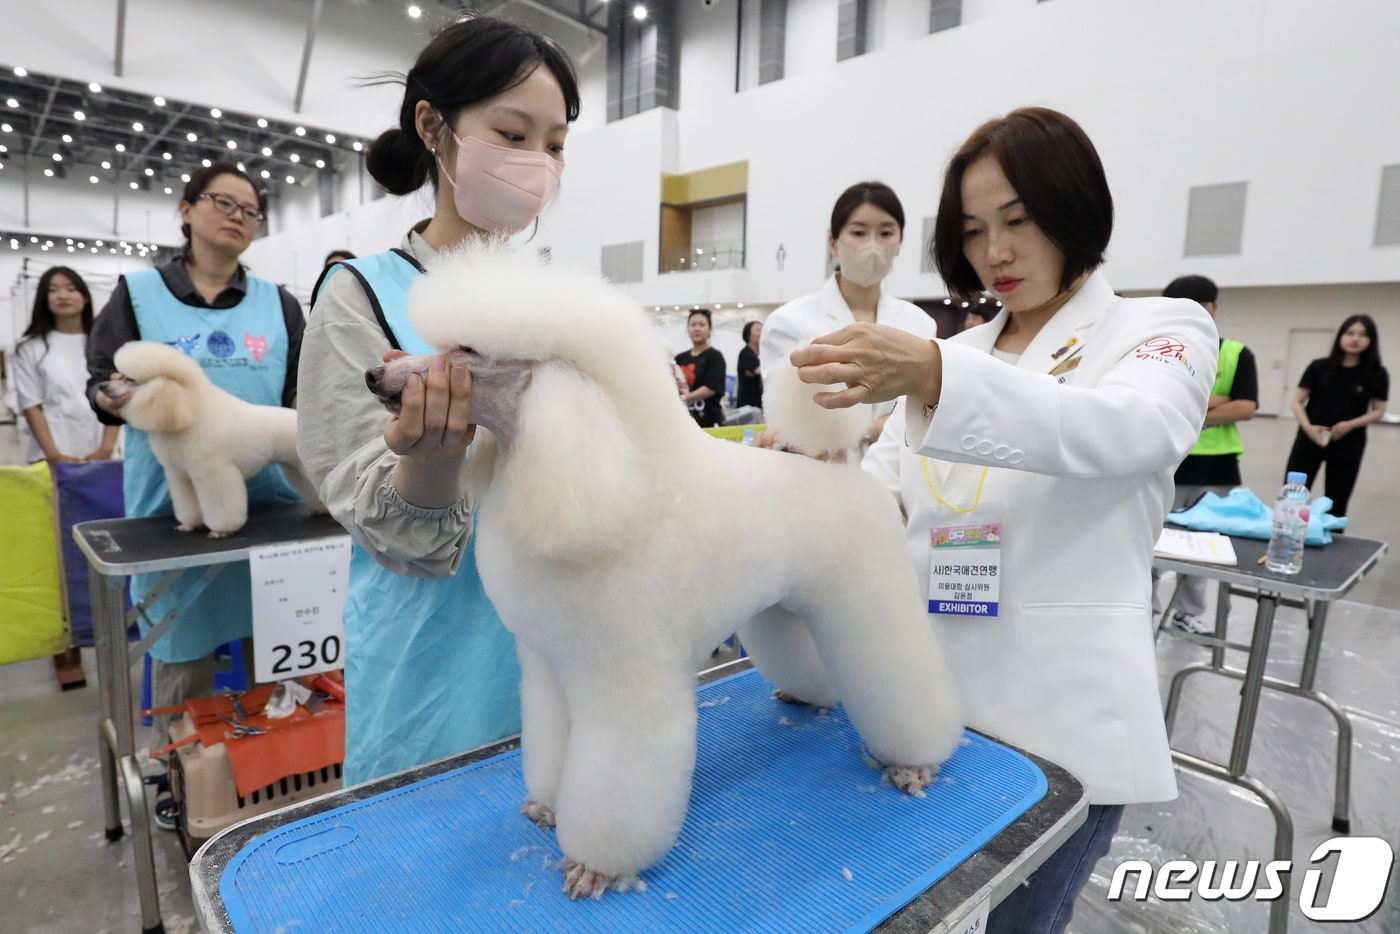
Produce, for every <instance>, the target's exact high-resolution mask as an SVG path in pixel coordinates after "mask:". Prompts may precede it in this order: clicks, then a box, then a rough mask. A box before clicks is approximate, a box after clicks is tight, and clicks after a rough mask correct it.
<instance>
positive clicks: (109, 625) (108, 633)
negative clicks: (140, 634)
mask: <svg viewBox="0 0 1400 934" xmlns="http://www.w3.org/2000/svg"><path fill="white" fill-rule="evenodd" d="M113 590H116V592H117V594H118V595H120V589H119V587H118V586H115V585H114V584H113V582H112V581H110V580H108V578H106V577H103V576H102V575H101V574H98V573H97V572H96V571H95V570H92V569H91V568H89V569H88V591H89V593H90V594H91V595H92V596H91V599H92V619H93V627H92V635H93V643H94V645H95V646H96V648H97V694H98V701H99V707H100V711H101V712H100V714H99V718H98V723H97V761H98V763H99V764H100V765H101V767H102V813H103V823H104V826H105V827H106V830H107V839H108V840H109V841H111V840H120V839H121V838H122V814H121V805H120V804H119V802H118V796H117V781H118V775H117V750H116V747H115V745H114V744H113V743H111V742H110V741H109V736H110V733H109V730H108V726H109V725H110V724H111V722H112V682H113V680H114V676H113V675H112V672H111V669H112V667H113V666H112V659H113V657H114V656H115V655H116V654H117V650H116V649H115V648H114V647H113V645H112V633H113V632H114V631H115V630H116V629H117V628H119V627H120V626H121V620H122V614H121V603H120V601H118V602H116V603H115V608H116V614H115V616H114V614H113V607H114V603H113V599H112V597H113V593H112V591H113ZM123 654H124V653H123Z"/></svg>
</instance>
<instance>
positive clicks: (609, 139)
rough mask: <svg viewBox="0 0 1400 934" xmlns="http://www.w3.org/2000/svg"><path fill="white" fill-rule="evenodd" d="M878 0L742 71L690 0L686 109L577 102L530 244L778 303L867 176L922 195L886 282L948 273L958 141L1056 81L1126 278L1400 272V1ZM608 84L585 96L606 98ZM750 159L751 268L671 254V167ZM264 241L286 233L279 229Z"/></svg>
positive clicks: (727, 29)
mask: <svg viewBox="0 0 1400 934" xmlns="http://www.w3.org/2000/svg"><path fill="white" fill-rule="evenodd" d="M752 6H756V4H752ZM793 6H794V9H795V10H796V9H798V8H799V7H801V6H802V5H801V4H794V5H793ZM879 9H880V12H881V16H882V18H883V27H882V28H883V29H884V32H883V33H882V36H883V40H884V42H885V48H883V50H881V51H875V52H871V53H868V54H866V55H863V56H860V57H857V58H855V59H852V60H849V61H846V62H843V63H840V64H839V65H838V64H836V63H835V38H834V32H831V31H830V30H827V28H826V27H825V26H821V27H817V26H810V27H809V31H808V32H805V33H804V32H802V31H801V30H800V29H799V28H798V27H799V26H801V25H802V24H803V23H805V22H808V20H807V19H805V18H804V16H803V15H795V16H793V17H791V18H790V22H789V26H790V29H789V33H788V38H787V41H788V47H789V49H790V50H791V49H798V48H800V49H803V50H816V51H813V52H812V54H813V55H815V54H817V52H818V51H819V52H820V55H822V56H826V57H827V59H828V61H830V63H831V64H830V67H828V68H825V69H815V70H809V71H808V72H807V73H805V74H797V75H794V76H793V77H789V78H786V79H784V80H782V81H778V82H774V83H771V84H768V85H764V86H762V87H756V88H752V89H749V90H745V91H741V92H739V93H738V94H735V93H734V91H733V49H734V45H733V43H734V41H735V37H734V33H735V24H734V19H735V10H734V8H733V6H732V4H728V3H725V2H724V0H721V3H720V4H719V5H718V6H717V7H716V8H715V9H713V10H707V9H705V8H704V7H702V6H701V5H700V4H699V3H694V4H691V3H687V4H686V6H685V7H684V8H683V10H682V11H681V17H680V23H681V28H682V30H683V31H686V35H685V37H684V38H683V41H682V51H681V74H682V77H681V86H682V106H681V109H680V110H679V111H676V112H671V111H652V112H648V113H644V114H639V115H637V116H635V117H631V118H628V119H626V120H622V121H618V122H616V123H611V124H593V125H592V127H591V128H590V127H589V126H587V125H584V124H580V125H579V126H578V127H577V128H576V130H575V131H574V132H573V133H572V134H571V138H570V141H569V168H568V170H567V172H566V173H565V178H564V188H563V191H562V193H561V196H560V198H559V200H558V202H557V203H556V204H555V205H554V206H553V208H552V209H551V210H550V211H549V212H548V213H547V215H546V217H545V219H544V222H543V223H542V225H541V230H540V235H539V236H538V237H537V238H536V240H535V244H536V245H547V246H550V247H551V248H552V249H553V252H554V255H555V256H556V258H558V260H560V261H569V262H574V263H577V264H579V265H581V266H584V267H586V268H590V269H598V268H599V248H600V246H601V245H603V244H610V243H622V242H627V241H631V240H638V239H640V240H642V241H643V242H644V243H645V244H646V248H645V256H646V260H645V271H646V278H645V280H644V281H643V282H642V283H639V284H633V285H630V286H628V287H627V288H628V290H629V291H630V292H631V294H633V295H634V296H635V297H636V298H637V299H638V300H639V301H641V302H642V303H644V304H646V305H659V306H669V305H671V304H673V303H674V304H680V305H684V306H688V305H689V304H691V303H692V302H702V303H704V304H707V305H708V304H711V303H713V302H721V303H731V302H733V301H735V300H743V301H747V302H751V303H772V302H775V301H780V300H783V299H787V298H792V297H794V296H796V295H799V294H802V293H805V292H808V291H811V290H812V289H814V288H816V286H817V285H818V284H819V283H820V281H821V279H822V277H823V275H824V272H825V251H824V249H823V239H824V231H825V225H826V221H827V217H828V215H829V212H830V206H831V203H832V201H833V200H834V199H835V197H836V196H837V194H839V192H840V191H841V190H842V189H843V188H844V187H845V186H846V185H848V184H849V183H851V182H852V181H856V180H859V179H862V178H871V177H873V178H879V179H882V180H884V181H886V182H888V183H890V184H891V185H893V186H894V187H895V189H896V190H897V191H898V192H899V193H900V195H901V197H902V198H903V200H904V203H905V209H906V214H907V215H908V218H909V228H908V232H909V233H910V235H911V240H910V241H909V242H908V243H906V245H905V248H904V251H903V253H902V254H901V256H900V257H899V259H898V261H897V262H896V266H895V271H894V273H893V275H892V277H891V279H890V280H889V287H890V290H891V291H893V292H894V293H896V294H899V295H903V296H906V297H911V298H924V297H935V296H940V295H941V294H942V293H943V288H942V286H941V284H940V283H939V282H938V280H937V278H936V277H935V276H933V275H930V274H924V273H920V272H919V271H918V270H919V254H920V251H921V249H922V245H921V244H918V243H916V242H914V240H913V237H917V236H918V235H919V234H920V233H921V230H922V218H923V217H925V216H927V215H930V214H932V213H933V212H934V210H935V205H936V199H937V193H938V189H939V183H940V176H941V172H942V170H943V167H944V164H945V162H946V159H947V158H948V156H949V155H950V154H951V152H952V151H953V150H954V149H955V148H956V146H957V145H958V143H959V142H960V141H961V140H962V139H963V138H964V137H965V136H966V135H967V133H969V132H970V131H971V130H972V129H973V128H975V127H976V126H977V125H978V124H979V123H981V122H982V121H983V120H985V119H987V118H988V117H991V116H994V115H997V114H1000V113H1004V112H1006V111H1007V110H1009V109H1012V108H1014V107H1016V106H1020V105H1025V104H1044V105H1048V106H1052V107H1056V108H1059V109H1061V110H1064V111H1066V112H1067V113H1069V114H1070V115H1072V116H1073V117H1075V118H1076V119H1077V120H1079V121H1080V122H1081V123H1082V124H1083V125H1084V127H1085V128H1086V130H1087V131H1088V133H1089V134H1090V136H1091V137H1092V138H1093V139H1094V141H1095V143H1096V145H1097V147H1098V149H1099V151H1100V154H1101V155H1102V157H1103V159H1104V163H1105V166H1106V169H1107V172H1108V175H1109V180H1110V183H1111V185H1112V186H1113V191H1114V195H1115V201H1116V206H1117V227H1116V232H1115V236H1114V239H1113V242H1112V244H1111V246H1110V255H1109V263H1108V266H1107V270H1106V271H1107V273H1108V275H1109V277H1110V279H1111V280H1112V281H1113V282H1114V284H1115V285H1116V286H1117V287H1118V288H1120V289H1125V290H1134V289H1141V290H1157V289H1160V288H1161V286H1162V285H1163V284H1164V283H1166V282H1168V281H1170V280H1171V279H1172V278H1174V277H1175V276H1177V275H1180V274H1182V273H1184V272H1198V273H1202V274H1205V275H1209V276H1211V277H1212V278H1215V279H1216V280H1217V281H1218V282H1220V283H1221V285H1222V286H1224V287H1226V288H1227V289H1229V288H1246V287H1251V288H1252V287H1277V286H1289V285H1318V284H1326V283H1341V284H1348V283H1350V284H1362V283H1383V282H1393V281H1395V280H1397V279H1400V275H1397V269H1400V266H1397V260H1400V248H1395V247H1387V248H1379V249H1377V248H1373V247H1371V245H1370V241H1371V236H1372V232H1373V230H1374V225H1375V210H1376V197H1377V194H1378V189H1379V178H1380V171H1381V167H1382V166H1383V165H1387V164H1394V163H1400V122H1397V121H1394V120H1389V119H1383V118H1381V117H1380V115H1379V112H1378V111H1376V109H1375V107H1376V101H1377V100H1378V99H1377V98H1376V96H1375V95H1376V93H1379V89H1382V88H1390V87H1400V57H1397V56H1395V55H1393V54H1392V49H1391V45H1392V37H1393V36H1395V35H1397V34H1400V4H1392V3H1383V2H1380V0H1365V2H1356V3H1350V4H1342V5H1333V6H1329V7H1327V8H1326V10H1325V12H1322V11H1320V9H1319V8H1318V7H1317V6H1316V5H1315V4H1312V3H1309V2H1304V0H1274V2H1270V3H1264V2H1263V0H1248V2H1245V0H1240V2H1236V3H1230V4H1221V3H1217V2H1213V0H1179V2H1176V3H1173V4H1147V3H1128V2H1122V0H1056V2H1053V3H1042V4H1037V3H1035V2H1034V0H968V2H967V3H966V4H965V8H964V9H965V25H963V26H961V27H958V28H956V29H952V30H948V31H945V32H940V33H937V34H935V35H932V36H929V35H920V34H912V35H911V34H910V33H909V32H907V31H906V32H904V33H901V34H900V36H901V37H902V38H900V40H899V41H895V34H896V32H897V26H898V25H899V24H900V23H905V24H909V23H913V22H915V21H919V22H922V23H923V24H924V25H923V27H922V28H926V23H927V17H926V11H927V4H926V3H924V2H923V0H883V2H882V3H881V4H879ZM813 29H815V30H818V32H820V34H817V33H814V32H812V31H810V30H813ZM831 30H834V19H833V20H832V23H831ZM601 87H602V85H601V83H600V84H598V85H596V86H595V88H594V91H595V93H594V94H592V95H591V96H590V97H589V98H587V99H586V100H585V104H584V109H585V113H589V112H590V111H591V112H593V113H600V112H602V110H603V109H604V106H605V104H604V101H603V99H602V96H601ZM740 159H743V160H747V161H748V163H749V179H750V182H749V185H750V189H749V200H748V220H747V240H748V247H749V256H750V260H749V268H748V270H747V271H745V272H740V273H732V274H724V273H688V274H673V275H662V274H659V273H658V272H657V271H656V268H657V266H656V255H657V237H658V226H659V225H658V219H657V215H658V206H657V203H658V200H659V199H658V193H659V175H660V173H661V172H662V171H675V172H688V171H693V170H696V169H701V168H706V167H709V166H714V165H719V164H723V163H728V162H733V161H737V160H740ZM1238 180H1247V181H1248V182H1249V204H1248V209H1247V214H1246V223H1245V232H1244V249H1243V253H1242V254H1241V255H1239V256H1230V257H1198V258H1191V259H1187V258H1184V257H1183V255H1182V251H1183V245H1184V237H1185V220H1186V206H1187V197H1188V191H1189V189H1190V188H1191V187H1192V186H1195V185H1203V184H1214V183H1218V182H1225V181H1238ZM400 233H401V228H396V229H394V230H392V231H386V232H385V236H384V237H383V238H381V239H393V240H396V239H397V237H398V236H399V234H400ZM306 236H311V234H306ZM315 236H320V235H319V234H315ZM779 245H782V246H783V248H784V249H785V250H786V254H787V258H786V263H785V265H784V268H783V270H782V271H779V269H778V268H777V262H776V260H775V253H776V251H777V249H778V247H779ZM259 247H261V248H262V249H265V250H267V251H274V250H285V245H278V242H277V241H276V240H275V238H269V239H268V241H266V242H264V243H262V244H259V246H258V247H255V249H258V248H259ZM318 249H319V247H318ZM306 252H307V253H308V254H310V255H314V254H315V253H316V252H317V250H308V251H306ZM317 259H319V257H317ZM308 274H309V273H302V272H299V273H298V275H299V276H301V277H303V278H304V277H305V276H306V275H308Z"/></svg>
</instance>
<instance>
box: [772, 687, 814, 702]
mask: <svg viewBox="0 0 1400 934" xmlns="http://www.w3.org/2000/svg"><path fill="white" fill-rule="evenodd" d="M773 699H774V700H775V701H780V702H782V703H784V704H796V705H798V706H800V707H808V706H810V705H809V704H808V703H807V702H806V701H805V700H803V699H802V698H800V697H796V696H794V695H792V694H789V693H788V692H787V691H784V690H783V689H782V688H774V689H773Z"/></svg>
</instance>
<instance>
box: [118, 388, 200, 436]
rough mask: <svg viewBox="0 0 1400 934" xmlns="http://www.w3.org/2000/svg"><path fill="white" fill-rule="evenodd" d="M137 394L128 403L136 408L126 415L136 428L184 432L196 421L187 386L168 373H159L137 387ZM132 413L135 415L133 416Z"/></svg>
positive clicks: (166, 432)
mask: <svg viewBox="0 0 1400 934" xmlns="http://www.w3.org/2000/svg"><path fill="white" fill-rule="evenodd" d="M136 393H137V395H136V397H135V398H133V399H132V400H131V402H130V403H128V404H127V405H128V407H131V406H133V405H134V406H135V409H134V410H133V411H132V412H131V414H130V415H128V416H127V421H129V422H130V423H131V424H132V425H133V426H134V427H136V428H139V429H141V430H142V431H153V432H159V433H165V434H169V433H172V432H176V431H184V430H185V429H186V428H188V427H190V425H192V424H194V406H193V405H191V404H190V395H189V393H188V392H187V391H186V390H185V387H183V386H181V385H180V384H179V383H177V382H175V381H174V380H173V379H170V378H169V377H165V376H157V377H156V378H155V379H153V380H151V381H150V382H148V383H143V384H142V385H141V386H138V387H137V388H136ZM132 416H135V418H133V417H132Z"/></svg>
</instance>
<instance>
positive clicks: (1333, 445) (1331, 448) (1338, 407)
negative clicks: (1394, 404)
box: [1285, 315, 1390, 516]
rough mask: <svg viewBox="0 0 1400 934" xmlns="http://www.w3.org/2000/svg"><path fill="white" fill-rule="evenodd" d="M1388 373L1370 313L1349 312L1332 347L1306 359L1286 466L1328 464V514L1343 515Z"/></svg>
mask: <svg viewBox="0 0 1400 934" xmlns="http://www.w3.org/2000/svg"><path fill="white" fill-rule="evenodd" d="M1389 396H1390V374H1389V373H1387V372H1386V369H1385V367H1384V366H1383V365H1382V364H1381V347H1380V336H1379V335H1378V334H1377V332H1376V322H1375V321H1374V320H1372V319H1371V317H1370V316H1369V315H1352V316H1351V317H1349V318H1347V319H1346V320H1345V321H1343V322H1342V326H1341V327H1340V328H1338V329H1337V337H1336V339H1335V340H1333V341H1332V352H1331V353H1329V354H1328V355H1327V356H1326V357H1323V358H1320V359H1317V360H1314V361H1313V362H1312V363H1309V364H1308V366H1307V369H1305V370H1304V371H1303V377H1302V379H1300V380H1298V390H1297V391H1296V392H1295V393H1294V394H1293V416H1294V417H1295V418H1297V419H1298V436H1297V437H1296V438H1295V439H1294V441H1293V450H1292V451H1290V452H1289V454H1288V467H1287V470H1286V471H1285V472H1294V471H1297V472H1300V473H1305V474H1307V475H1308V487H1309V488H1311V487H1312V485H1313V481H1314V480H1316V479H1317V472H1318V471H1319V470H1321V469H1322V465H1323V464H1326V465H1327V479H1326V483H1325V485H1324V487H1323V492H1324V493H1325V494H1326V495H1327V496H1328V497H1330V498H1331V500H1332V515H1334V516H1345V515H1346V514H1347V507H1348V505H1349V504H1350V502H1351V491H1352V490H1353V489H1355V488H1356V478H1357V476H1358V475H1359V474H1360V473H1361V455H1363V454H1364V453H1366V426H1367V425H1369V424H1371V423H1372V422H1376V421H1379V420H1380V418H1381V416H1382V415H1384V414H1385V405H1386V401H1387V399H1388V398H1389Z"/></svg>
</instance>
